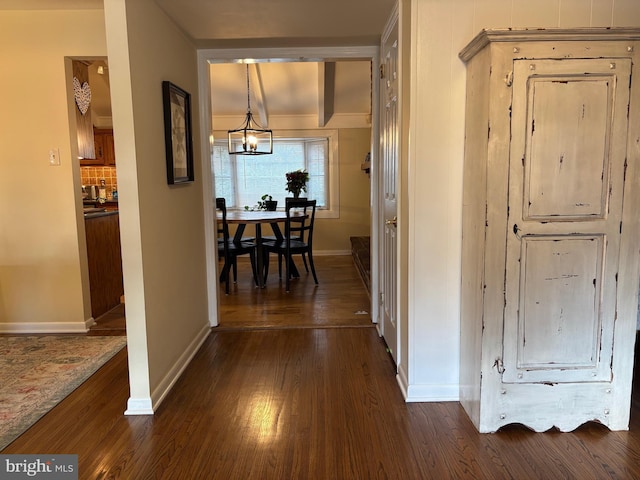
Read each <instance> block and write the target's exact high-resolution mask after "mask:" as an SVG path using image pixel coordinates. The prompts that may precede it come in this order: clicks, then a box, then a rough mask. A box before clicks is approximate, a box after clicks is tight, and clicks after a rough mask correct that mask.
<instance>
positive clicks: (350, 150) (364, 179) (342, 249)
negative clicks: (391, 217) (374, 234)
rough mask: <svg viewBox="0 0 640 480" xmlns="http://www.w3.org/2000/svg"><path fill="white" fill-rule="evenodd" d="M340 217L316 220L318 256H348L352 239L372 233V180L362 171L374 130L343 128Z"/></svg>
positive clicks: (340, 131) (315, 243)
mask: <svg viewBox="0 0 640 480" xmlns="http://www.w3.org/2000/svg"><path fill="white" fill-rule="evenodd" d="M338 142H339V144H340V152H339V153H340V217H339V218H320V219H316V225H315V228H314V240H313V242H314V244H313V250H314V252H318V253H319V254H322V253H348V252H350V251H351V243H350V241H349V237H351V236H362V235H369V234H370V230H371V208H370V195H371V179H370V178H369V175H367V174H366V173H365V172H364V171H363V170H362V169H361V168H360V166H361V164H362V162H363V161H364V158H365V156H366V154H367V152H369V151H370V150H371V129H369V128H341V129H340V130H339V133H338Z"/></svg>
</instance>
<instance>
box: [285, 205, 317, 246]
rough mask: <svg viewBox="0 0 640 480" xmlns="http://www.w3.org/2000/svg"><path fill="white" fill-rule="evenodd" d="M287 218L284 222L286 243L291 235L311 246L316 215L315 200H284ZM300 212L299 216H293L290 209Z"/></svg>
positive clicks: (289, 240)
mask: <svg viewBox="0 0 640 480" xmlns="http://www.w3.org/2000/svg"><path fill="white" fill-rule="evenodd" d="M285 208H286V213H287V220H286V223H285V238H286V240H287V243H288V244H289V243H290V242H291V239H292V237H293V238H294V239H295V237H299V240H300V241H301V242H305V243H307V244H309V246H311V242H312V241H313V225H314V223H315V217H316V200H300V199H295V198H292V199H289V200H288V201H287V202H286V206H285ZM294 210H295V211H296V212H300V213H301V216H295V215H294V214H293V212H292V211H294Z"/></svg>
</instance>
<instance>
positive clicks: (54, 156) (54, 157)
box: [49, 148, 60, 167]
mask: <svg viewBox="0 0 640 480" xmlns="http://www.w3.org/2000/svg"><path fill="white" fill-rule="evenodd" d="M49 165H51V166H52V167H53V166H59V165H60V150H59V149H57V148H52V149H51V150H49Z"/></svg>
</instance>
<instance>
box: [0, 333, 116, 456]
mask: <svg viewBox="0 0 640 480" xmlns="http://www.w3.org/2000/svg"><path fill="white" fill-rule="evenodd" d="M126 343H127V339H126V337H122V336H117V337H116V336H104V337H98V336H95V337H93V336H91V337H80V336H58V335H56V336H17V337H0V451H1V450H2V449H4V448H5V447H6V446H7V445H8V444H9V443H11V442H12V441H13V440H15V439H16V438H17V437H18V436H20V435H21V434H22V433H23V432H24V431H26V430H27V429H28V428H29V427H30V426H31V425H33V424H34V423H35V422H36V421H37V420H38V419H39V418H40V417H42V416H43V415H44V414H45V413H47V412H48V411H49V410H50V409H51V408H53V407H54V406H56V405H57V404H58V403H59V402H60V401H61V400H63V399H64V398H65V397H66V396H67V395H69V394H70V393H71V392H72V391H73V390H75V389H76V388H78V387H79V386H80V385H81V384H82V383H83V382H84V381H85V380H86V379H88V378H89V377H90V376H91V375H92V374H93V373H94V372H96V370H98V369H99V368H100V367H101V366H102V365H104V364H105V363H106V362H107V360H109V359H110V358H111V357H113V356H114V355H115V354H116V353H118V352H119V351H120V350H122V348H123V347H124V346H125V345H126Z"/></svg>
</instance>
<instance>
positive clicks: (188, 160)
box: [162, 81, 194, 185]
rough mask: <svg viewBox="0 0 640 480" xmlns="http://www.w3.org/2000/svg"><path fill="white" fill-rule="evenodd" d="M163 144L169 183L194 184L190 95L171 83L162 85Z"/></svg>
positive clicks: (165, 82)
mask: <svg viewBox="0 0 640 480" xmlns="http://www.w3.org/2000/svg"><path fill="white" fill-rule="evenodd" d="M162 100H163V104H164V142H165V149H166V154H167V183H168V184H169V185H173V184H176V183H186V182H193V179H194V176H193V143H192V141H191V95H190V94H189V93H188V92H186V91H184V90H183V89H181V88H180V87H178V86H176V85H174V84H173V83H171V82H167V81H164V82H162Z"/></svg>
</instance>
